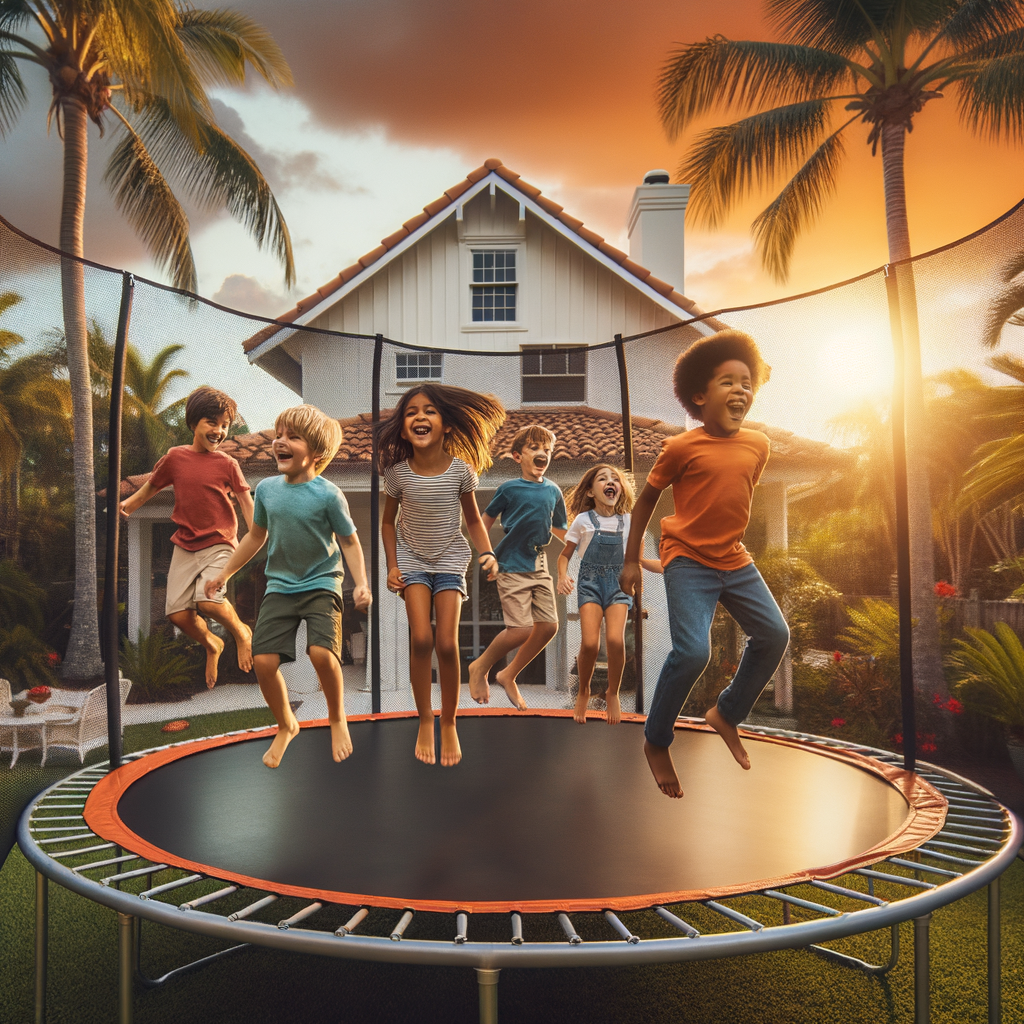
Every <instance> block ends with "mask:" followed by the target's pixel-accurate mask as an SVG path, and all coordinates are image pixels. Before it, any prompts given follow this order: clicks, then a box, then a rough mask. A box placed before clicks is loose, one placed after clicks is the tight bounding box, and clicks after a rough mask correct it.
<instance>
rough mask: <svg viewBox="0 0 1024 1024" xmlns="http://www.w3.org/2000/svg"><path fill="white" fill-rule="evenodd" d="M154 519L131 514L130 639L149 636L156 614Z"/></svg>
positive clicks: (129, 524) (129, 550) (129, 561)
mask: <svg viewBox="0 0 1024 1024" xmlns="http://www.w3.org/2000/svg"><path fill="white" fill-rule="evenodd" d="M152 606H153V520H152V519H146V518H144V517H142V516H139V514H138V513H136V514H135V515H133V516H129V517H128V638H129V639H130V640H131V641H133V642H134V641H136V640H137V639H138V637H139V633H140V632H141V633H142V634H143V635H144V636H148V635H149V626H150V620H151V619H152V617H153V613H152Z"/></svg>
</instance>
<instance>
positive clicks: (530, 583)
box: [469, 423, 569, 711]
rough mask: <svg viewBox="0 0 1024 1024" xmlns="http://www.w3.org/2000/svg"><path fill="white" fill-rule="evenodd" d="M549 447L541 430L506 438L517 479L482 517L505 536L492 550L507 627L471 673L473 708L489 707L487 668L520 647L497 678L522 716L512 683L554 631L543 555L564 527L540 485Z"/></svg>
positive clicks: (552, 487)
mask: <svg viewBox="0 0 1024 1024" xmlns="http://www.w3.org/2000/svg"><path fill="white" fill-rule="evenodd" d="M554 447H555V435H554V434H553V433H552V432H551V431H550V430H548V428H547V427H543V426H541V425H540V424H539V423H532V424H530V426H528V427H523V429H522V430H520V431H518V432H517V433H516V435H515V437H513V438H512V448H511V453H512V458H513V459H514V460H515V461H516V462H517V463H518V465H519V467H520V469H521V475H520V477H519V478H518V479H517V480H506V481H505V483H503V484H502V485H501V486H500V487H499V488H498V489H497V490H496V491H495V492H494V497H493V498H492V499H491V502H490V504H489V505H488V506H487V508H486V510H485V511H484V528H485V529H486V530H488V531H489V530H490V528H491V527H492V526H493V525H494V524H495V523H496V522H497V521H498V520H499V519H500V520H501V525H502V528H503V529H504V531H505V536H504V537H502V539H501V541H500V543H499V544H498V546H497V548H496V549H495V554H496V555H497V558H498V595H499V596H500V598H501V611H502V616H503V617H504V619H505V628H504V629H503V630H502V631H501V632H500V633H499V634H498V635H497V636H496V637H495V638H494V639H493V640H492V641H491V643H490V644H489V645H488V647H487V650H485V651H484V652H483V654H481V655H480V657H479V658H477V659H476V661H474V662H473V663H472V664H471V665H470V666H469V693H470V696H471V697H472V698H473V700H475V701H476V702H477V703H478V704H487V703H489V702H490V699H491V694H490V687H489V686H488V684H487V674H488V672H490V670H491V667H492V666H493V665H494V664H495V663H496V662H498V661H499V660H500V659H501V658H503V657H505V655H506V654H508V653H509V651H511V650H512V649H513V648H515V647H518V648H519V650H518V652H517V653H516V656H515V658H514V659H513V660H512V664H511V665H507V666H506V667H505V668H503V669H502V670H501V671H500V672H498V674H497V676H496V677H495V678H496V679H497V681H498V683H499V684H500V685H501V687H502V688H503V689H504V691H505V693H506V694H507V695H508V699H509V700H510V701H511V702H512V706H513V707H516V708H518V709H519V710H520V711H525V710H526V701H525V700H523V695H522V693H520V691H519V686H518V684H517V683H516V678H517V677H518V675H519V673H520V672H522V671H523V669H524V668H526V666H527V665H529V664H530V662H531V661H533V659H534V658H536V657H537V655H538V654H540V652H541V651H542V650H544V648H545V647H546V646H547V645H548V644H549V643H550V642H551V640H552V639H553V638H554V635H555V634H556V633H557V632H558V613H557V611H556V610H555V588H554V583H553V582H552V579H551V573H550V572H548V563H547V556H546V555H545V553H544V550H543V549H544V547H545V546H546V545H547V544H548V543H549V542H550V540H551V534H554V535H555V536H556V537H558V538H559V539H560V540H561V539H563V538H564V537H565V529H566V527H567V526H568V525H569V524H568V522H567V521H566V518H565V502H564V501H563V500H562V492H561V490H560V489H559V487H558V485H557V484H555V483H552V482H551V481H550V480H545V479H544V474H545V473H546V472H547V469H548V467H549V466H550V465H551V453H552V451H553V450H554Z"/></svg>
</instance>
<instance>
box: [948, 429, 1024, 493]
mask: <svg viewBox="0 0 1024 1024" xmlns="http://www.w3.org/2000/svg"><path fill="white" fill-rule="evenodd" d="M976 455H977V456H978V461H977V462H976V463H975V464H974V465H973V466H971V468H970V469H969V470H968V471H967V472H966V473H965V474H964V488H963V493H962V494H961V503H962V504H963V505H970V504H973V503H977V504H978V506H979V507H980V508H981V509H982V510H983V511H986V512H987V511H989V510H991V509H993V508H995V507H996V506H997V505H1001V504H1002V503H1003V502H1004V501H1010V502H1012V503H1013V504H1014V505H1015V506H1020V504H1021V503H1022V502H1024V434H1015V435H1014V436H1013V437H1008V438H1000V439H999V440H998V441H990V442H988V444H983V445H982V446H981V447H980V448H979V449H978V451H977V452H976Z"/></svg>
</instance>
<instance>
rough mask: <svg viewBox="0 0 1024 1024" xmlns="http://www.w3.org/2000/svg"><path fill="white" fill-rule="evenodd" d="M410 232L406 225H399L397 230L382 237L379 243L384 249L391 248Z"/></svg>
mask: <svg viewBox="0 0 1024 1024" xmlns="http://www.w3.org/2000/svg"><path fill="white" fill-rule="evenodd" d="M410 234H411V232H410V231H409V229H408V228H407V227H400V228H399V229H398V230H397V231H395V232H393V233H392V234H390V235H388V236H387V238H382V239H381V240H380V244H381V245H383V246H384V248H385V249H393V248H394V247H395V246H396V245H398V243H399V242H400V241H401V240H402V239H403V238H408V237H409V235H410Z"/></svg>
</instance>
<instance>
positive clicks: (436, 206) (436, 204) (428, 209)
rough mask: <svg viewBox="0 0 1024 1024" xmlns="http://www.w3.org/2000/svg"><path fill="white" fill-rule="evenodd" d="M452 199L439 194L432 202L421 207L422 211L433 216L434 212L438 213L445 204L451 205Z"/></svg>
mask: <svg viewBox="0 0 1024 1024" xmlns="http://www.w3.org/2000/svg"><path fill="white" fill-rule="evenodd" d="M451 205H452V201H451V200H450V199H449V198H448V197H447V196H441V197H440V198H439V199H435V200H434V201H433V202H432V203H427V205H426V206H424V207H423V212H424V213H426V214H429V215H430V216H431V217H433V216H434V215H435V214H438V213H440V212H441V211H442V210H443V209H444V208H445V207H446V206H451Z"/></svg>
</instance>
